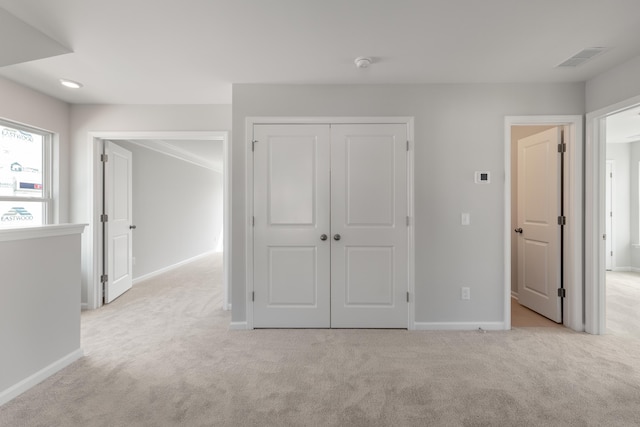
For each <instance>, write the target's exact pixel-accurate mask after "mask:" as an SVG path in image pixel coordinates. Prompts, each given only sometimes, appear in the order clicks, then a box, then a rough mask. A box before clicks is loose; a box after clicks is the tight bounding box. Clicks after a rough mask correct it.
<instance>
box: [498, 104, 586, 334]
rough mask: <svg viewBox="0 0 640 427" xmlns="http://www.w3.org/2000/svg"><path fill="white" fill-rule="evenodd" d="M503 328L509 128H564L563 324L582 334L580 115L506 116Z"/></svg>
mask: <svg viewBox="0 0 640 427" xmlns="http://www.w3.org/2000/svg"><path fill="white" fill-rule="evenodd" d="M504 125H505V127H504V135H505V140H504V150H505V153H504V162H505V182H504V185H505V187H504V273H503V274H504V326H505V329H511V232H512V231H511V127H512V126H516V125H528V126H531V125H564V126H566V127H567V129H568V135H566V136H567V138H566V141H565V142H566V144H567V153H566V157H565V162H566V163H565V200H564V203H565V216H566V217H567V225H566V228H565V239H564V285H565V289H566V290H567V298H565V300H564V325H565V326H567V327H569V328H571V329H573V330H575V331H583V330H584V323H583V321H582V318H583V295H584V288H583V281H582V272H583V270H582V268H583V264H582V251H581V249H582V247H583V246H582V242H583V234H582V233H583V229H582V221H583V218H582V206H583V204H582V203H583V193H582V156H583V151H582V144H581V142H582V140H583V135H582V125H583V120H582V116H573V115H572V116H506V117H505V121H504Z"/></svg>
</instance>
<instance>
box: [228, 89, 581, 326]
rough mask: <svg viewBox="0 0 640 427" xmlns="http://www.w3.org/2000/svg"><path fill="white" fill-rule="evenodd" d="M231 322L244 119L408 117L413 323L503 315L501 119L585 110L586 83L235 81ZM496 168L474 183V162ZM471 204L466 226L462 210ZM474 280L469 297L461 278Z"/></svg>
mask: <svg viewBox="0 0 640 427" xmlns="http://www.w3.org/2000/svg"><path fill="white" fill-rule="evenodd" d="M232 105H233V107H232V108H233V134H234V139H233V151H232V156H233V169H232V174H233V189H232V192H233V202H232V208H233V217H234V222H233V230H232V232H233V242H234V243H233V249H232V250H233V253H232V274H233V283H232V301H233V313H232V320H233V321H234V322H242V321H244V320H246V306H245V270H244V269H245V264H244V263H245V253H244V251H245V244H244V241H245V240H244V239H245V230H244V225H245V221H244V218H245V203H244V201H245V147H246V143H247V141H246V137H245V118H246V117H249V116H414V117H415V184H416V186H415V213H416V223H415V224H416V229H415V230H416V241H415V246H416V276H415V277H416V295H415V298H416V318H415V320H416V321H417V322H501V321H502V320H503V316H504V307H503V305H504V304H503V301H504V277H503V268H504V266H503V264H504V253H503V252H504V251H503V241H504V220H505V218H504V213H503V212H504V184H503V178H502V177H503V176H504V172H505V170H504V118H505V116H506V115H541V114H545V115H560V114H583V113H584V85H583V84H582V83H576V84H442V85H436V84H434V85H248V84H237V85H234V86H233V103H232ZM477 170H489V171H491V172H492V173H493V177H494V178H493V180H492V184H491V185H483V186H479V185H476V184H474V182H473V180H474V171H477ZM461 212H470V213H471V226H468V227H462V226H461V225H460V213H461ZM461 286H469V287H471V296H472V298H471V301H461V300H460V287H461Z"/></svg>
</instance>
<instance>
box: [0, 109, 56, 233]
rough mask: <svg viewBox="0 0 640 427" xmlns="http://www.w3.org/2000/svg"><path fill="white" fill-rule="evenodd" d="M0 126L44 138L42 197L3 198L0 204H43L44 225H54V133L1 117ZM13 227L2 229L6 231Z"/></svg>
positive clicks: (0, 199) (1, 228)
mask: <svg viewBox="0 0 640 427" xmlns="http://www.w3.org/2000/svg"><path fill="white" fill-rule="evenodd" d="M0 126H3V127H7V128H11V129H16V130H19V131H23V132H27V133H31V134H35V135H40V136H41V137H42V196H2V195H0V202H38V203H42V224H41V225H40V226H43V225H48V224H53V221H54V198H53V194H54V193H53V185H54V182H53V141H54V137H55V135H54V133H53V132H50V131H47V130H44V129H40V128H37V127H35V126H29V125H25V124H22V123H18V122H14V121H11V120H7V119H4V118H1V117H0ZM36 227H37V226H36ZM9 228H13V227H2V225H1V224H0V230H5V229H9Z"/></svg>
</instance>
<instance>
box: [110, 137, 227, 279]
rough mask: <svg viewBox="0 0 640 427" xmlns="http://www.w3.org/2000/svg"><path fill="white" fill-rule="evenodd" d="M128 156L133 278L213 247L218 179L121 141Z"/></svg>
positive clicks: (218, 217)
mask: <svg viewBox="0 0 640 427" xmlns="http://www.w3.org/2000/svg"><path fill="white" fill-rule="evenodd" d="M115 142H116V144H118V145H120V146H121V147H123V148H126V149H127V150H129V151H131V152H132V154H133V185H132V186H133V222H134V224H135V225H136V227H137V228H136V229H135V230H134V232H133V256H134V257H135V259H136V262H135V264H134V266H133V278H134V279H136V278H138V277H141V276H144V275H147V274H150V273H153V272H155V271H158V270H161V269H163V268H165V267H167V266H171V265H173V264H177V263H179V262H181V261H184V260H187V259H189V258H193V257H195V256H198V255H201V254H203V253H206V252H210V251H213V250H214V249H215V248H216V245H217V243H218V240H219V238H220V237H221V233H222V174H221V173H219V172H215V171H213V170H211V169H206V168H203V167H201V166H197V165H194V164H192V163H189V162H186V161H183V160H179V159H176V158H174V157H171V156H167V155H165V154H162V153H158V152H156V151H152V150H149V149H147V148H144V147H140V146H139V145H135V144H132V143H130V142H126V141H115Z"/></svg>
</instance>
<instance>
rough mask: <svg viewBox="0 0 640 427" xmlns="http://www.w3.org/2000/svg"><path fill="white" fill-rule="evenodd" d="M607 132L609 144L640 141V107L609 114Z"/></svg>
mask: <svg viewBox="0 0 640 427" xmlns="http://www.w3.org/2000/svg"><path fill="white" fill-rule="evenodd" d="M606 132H607V138H606V141H607V143H609V144H617V143H629V142H636V141H640V107H636V108H630V109H628V110H625V111H621V112H619V113H616V114H613V115H611V116H608V117H607V125H606Z"/></svg>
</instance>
